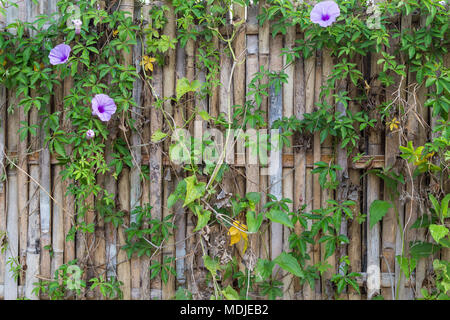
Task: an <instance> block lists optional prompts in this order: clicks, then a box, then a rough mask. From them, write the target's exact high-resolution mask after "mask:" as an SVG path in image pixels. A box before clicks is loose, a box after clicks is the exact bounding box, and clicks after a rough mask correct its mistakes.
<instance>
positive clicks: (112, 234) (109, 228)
mask: <svg viewBox="0 0 450 320" xmlns="http://www.w3.org/2000/svg"><path fill="white" fill-rule="evenodd" d="M116 135H117V130H114V129H112V130H111V131H110V133H109V135H108V140H107V141H106V152H105V153H106V154H105V159H106V163H108V164H109V163H111V161H112V160H113V157H112V153H113V151H112V144H113V140H114V139H115V137H116ZM110 170H114V168H113V167H110ZM105 190H106V191H107V192H108V193H109V194H113V195H114V197H116V195H117V181H116V178H114V176H113V175H112V174H107V175H106V177H105ZM105 236H106V244H105V246H106V274H107V276H108V278H109V279H111V278H112V277H115V278H116V279H117V277H118V272H117V258H118V257H117V255H118V250H120V248H117V229H116V228H115V227H114V225H113V224H112V222H108V223H106V225H105Z"/></svg>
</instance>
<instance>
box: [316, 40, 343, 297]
mask: <svg viewBox="0 0 450 320" xmlns="http://www.w3.org/2000/svg"><path fill="white" fill-rule="evenodd" d="M332 71H333V58H332V57H331V52H330V50H329V49H328V48H324V49H323V51H322V86H326V85H327V84H326V83H327V80H328V78H329V77H330V75H331V73H332ZM317 91H319V88H317V87H316V92H317ZM332 94H333V90H331V91H330V93H329V94H328V95H327V96H326V97H325V98H324V99H325V101H326V102H327V104H328V105H333V96H332ZM331 112H333V111H332V110H331ZM315 146H316V145H315ZM320 149H321V150H320V152H321V156H322V155H332V154H333V138H332V137H331V136H328V137H327V138H325V140H324V141H323V143H322V144H321V145H320ZM343 169H345V168H343ZM333 193H334V192H333V191H332V190H329V189H322V198H321V205H322V208H326V207H327V206H328V203H327V200H329V199H333V198H334V195H333ZM339 231H340V230H337V232H339ZM324 257H325V243H323V244H322V245H321V258H322V260H323V261H324V260H325V259H324ZM326 262H327V263H329V264H330V265H331V268H330V269H328V270H326V271H325V272H324V273H323V274H322V299H328V300H330V299H333V289H332V286H331V282H330V279H331V277H332V276H333V274H335V273H336V253H333V254H332V255H331V256H330V257H328V258H327V259H326Z"/></svg>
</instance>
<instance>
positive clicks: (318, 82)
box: [312, 50, 322, 298]
mask: <svg viewBox="0 0 450 320" xmlns="http://www.w3.org/2000/svg"><path fill="white" fill-rule="evenodd" d="M315 62H316V69H315V73H316V74H315V79H314V91H313V97H314V104H316V103H319V102H320V98H319V94H320V87H321V86H322V51H321V50H316V59H315ZM314 108H315V107H314ZM313 159H314V163H316V162H318V161H320V160H321V148H320V135H319V133H318V132H316V133H314V142H313ZM320 193H321V189H320V183H319V177H318V175H317V174H314V175H313V209H314V210H317V209H320V208H321V206H322V204H321V202H320ZM319 236H320V235H316V237H315V238H314V246H313V252H312V254H313V256H314V258H313V261H314V263H319V262H320V261H321V256H320V244H319V242H318V241H319ZM321 296H322V294H321V280H320V279H317V280H316V285H315V298H319V297H321Z"/></svg>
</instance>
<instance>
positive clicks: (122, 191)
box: [117, 168, 131, 300]
mask: <svg viewBox="0 0 450 320" xmlns="http://www.w3.org/2000/svg"><path fill="white" fill-rule="evenodd" d="M129 171H130V170H129V169H128V168H123V170H122V174H121V176H120V178H119V185H118V190H117V191H118V193H119V208H120V210H122V211H123V212H125V213H128V212H130V175H129ZM124 223H125V224H126V225H129V216H125V217H124ZM118 242H119V252H118V255H117V276H118V278H119V280H120V281H122V282H123V286H122V292H123V298H124V299H125V300H131V264H130V261H129V260H128V256H127V254H126V252H125V251H124V250H121V249H120V248H121V247H122V246H124V245H125V243H126V235H125V229H124V227H123V226H120V227H119V230H118Z"/></svg>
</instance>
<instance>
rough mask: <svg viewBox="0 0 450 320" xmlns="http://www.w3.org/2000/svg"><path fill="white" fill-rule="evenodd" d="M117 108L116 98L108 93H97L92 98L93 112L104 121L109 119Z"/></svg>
mask: <svg viewBox="0 0 450 320" xmlns="http://www.w3.org/2000/svg"><path fill="white" fill-rule="evenodd" d="M116 109H117V107H116V104H115V103H114V100H113V99H111V98H110V97H109V96H107V95H106V94H96V95H95V97H94V99H92V114H93V115H97V116H98V117H99V118H100V120H102V121H109V120H110V119H111V115H113V114H114V113H115V112H116Z"/></svg>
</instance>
